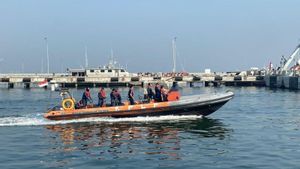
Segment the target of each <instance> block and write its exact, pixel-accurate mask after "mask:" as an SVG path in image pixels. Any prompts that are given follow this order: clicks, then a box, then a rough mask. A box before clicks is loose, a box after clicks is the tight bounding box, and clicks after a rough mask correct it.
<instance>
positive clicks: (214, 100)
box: [44, 92, 234, 120]
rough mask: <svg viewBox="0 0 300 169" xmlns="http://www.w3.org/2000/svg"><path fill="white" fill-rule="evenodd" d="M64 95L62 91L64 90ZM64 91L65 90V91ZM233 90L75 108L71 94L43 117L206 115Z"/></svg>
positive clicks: (222, 103)
mask: <svg viewBox="0 0 300 169" xmlns="http://www.w3.org/2000/svg"><path fill="white" fill-rule="evenodd" d="M63 95H64V94H63ZM65 95H67V94H65ZM233 96H234V93H233V92H225V93H219V94H202V95H192V96H182V97H181V98H180V100H175V101H167V102H150V103H139V104H135V105H128V102H126V103H125V104H124V105H121V106H114V107H112V106H111V107H108V106H107V107H94V106H87V107H86V108H80V109H75V105H74V103H75V100H74V99H73V98H72V97H67V98H64V99H63V101H62V106H56V107H54V108H52V109H50V110H48V111H47V112H46V113H45V114H44V117H45V118H47V119H50V120H67V119H78V118H88V117H115V118H122V117H137V116H163V115H203V116H207V115H209V114H211V113H213V112H215V111H216V110H218V109H219V108H220V107H221V106H223V105H224V104H225V103H226V102H228V101H229V100H230V99H232V98H233Z"/></svg>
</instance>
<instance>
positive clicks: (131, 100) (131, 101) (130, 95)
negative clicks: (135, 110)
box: [128, 85, 134, 105]
mask: <svg viewBox="0 0 300 169" xmlns="http://www.w3.org/2000/svg"><path fill="white" fill-rule="evenodd" d="M128 100H129V102H130V104H131V105H134V92H133V86H132V85H130V86H129V91H128Z"/></svg>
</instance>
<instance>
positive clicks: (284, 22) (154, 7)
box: [0, 0, 300, 73]
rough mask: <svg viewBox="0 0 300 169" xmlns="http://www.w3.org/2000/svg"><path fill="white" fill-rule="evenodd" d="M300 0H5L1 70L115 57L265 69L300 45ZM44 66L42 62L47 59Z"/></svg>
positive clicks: (155, 64) (158, 68)
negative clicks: (47, 50)
mask: <svg viewBox="0 0 300 169" xmlns="http://www.w3.org/2000/svg"><path fill="white" fill-rule="evenodd" d="M299 17H300V1H299V0H243V1H241V0H63V1H62V0H42V1H41V0H24V1H20V0H1V1H0V73H13V72H35V73H40V72H42V71H44V72H46V70H47V67H46V65H47V64H46V42H45V39H44V38H45V37H47V39H48V46H49V56H50V72H65V70H66V69H67V68H80V67H82V66H84V65H85V57H84V54H85V46H86V47H87V49H88V61H89V66H90V67H98V66H100V65H104V64H106V63H107V62H108V59H109V56H110V53H111V49H113V52H114V56H115V57H116V59H117V60H118V61H119V63H120V64H121V65H123V66H124V67H125V66H126V65H127V68H128V71H130V72H170V71H172V66H173V65H172V39H173V38H174V37H176V38H177V40H176V46H177V71H182V70H185V71H188V72H203V71H204V69H207V68H209V69H211V70H212V71H219V72H220V71H237V70H247V69H249V68H250V67H259V68H262V67H264V66H265V65H268V64H269V62H270V61H271V62H272V63H273V64H274V65H276V64H278V63H279V61H280V57H281V56H282V55H285V56H286V57H288V56H289V55H290V54H291V53H292V52H293V50H294V49H295V47H296V46H297V45H298V44H299V43H300V22H299ZM42 63H43V64H42Z"/></svg>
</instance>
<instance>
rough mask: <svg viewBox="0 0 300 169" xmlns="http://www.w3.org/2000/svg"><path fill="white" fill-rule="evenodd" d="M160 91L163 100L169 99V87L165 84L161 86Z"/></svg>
mask: <svg viewBox="0 0 300 169" xmlns="http://www.w3.org/2000/svg"><path fill="white" fill-rule="evenodd" d="M160 93H161V101H163V102H165V101H168V98H167V95H168V92H167V89H166V88H165V87H164V86H163V85H161V86H160Z"/></svg>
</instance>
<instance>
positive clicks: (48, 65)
mask: <svg viewBox="0 0 300 169" xmlns="http://www.w3.org/2000/svg"><path fill="white" fill-rule="evenodd" d="M44 39H45V42H46V52H47V73H48V74H49V72H50V68H49V67H50V64H49V62H50V61H49V60H50V59H49V48H48V38H47V37H45V38H44Z"/></svg>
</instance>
